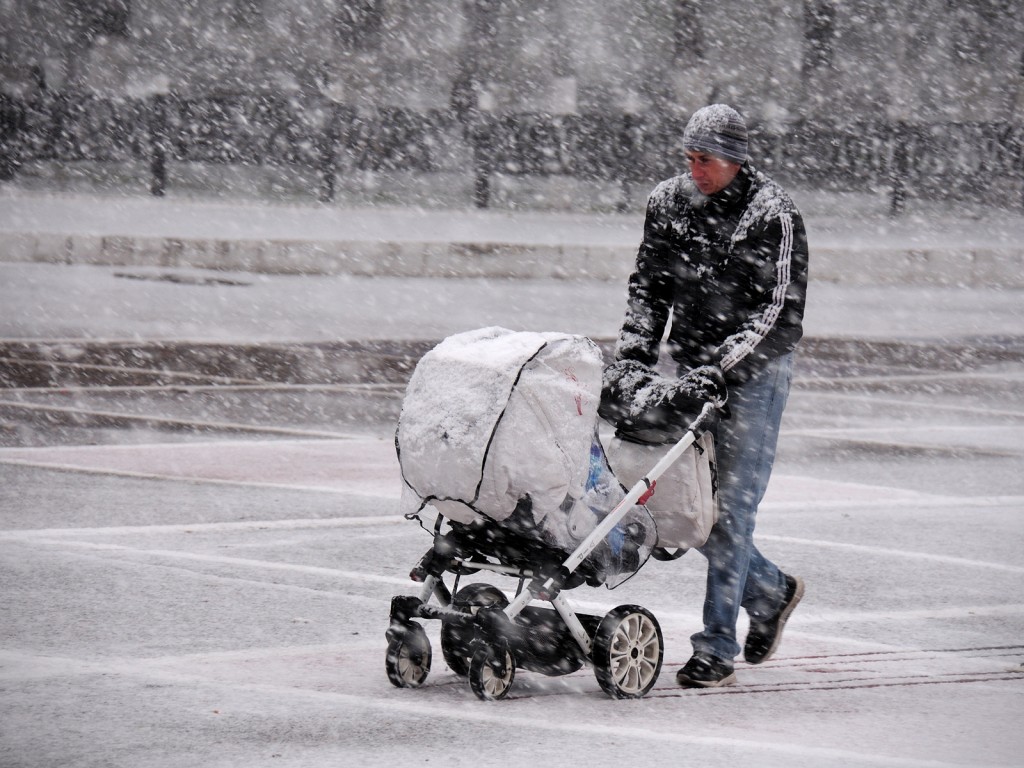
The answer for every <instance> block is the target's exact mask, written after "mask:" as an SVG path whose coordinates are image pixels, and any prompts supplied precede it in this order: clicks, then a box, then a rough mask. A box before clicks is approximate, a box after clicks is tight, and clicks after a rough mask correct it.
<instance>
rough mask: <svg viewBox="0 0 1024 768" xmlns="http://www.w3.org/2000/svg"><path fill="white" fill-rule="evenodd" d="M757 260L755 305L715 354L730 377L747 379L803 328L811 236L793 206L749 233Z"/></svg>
mask: <svg viewBox="0 0 1024 768" xmlns="http://www.w3.org/2000/svg"><path fill="white" fill-rule="evenodd" d="M751 244H752V249H753V253H752V254H751V257H752V258H753V259H754V260H755V262H756V263H757V264H758V265H759V268H758V270H757V271H756V279H755V280H754V282H753V285H752V286H751V292H752V296H751V299H752V301H751V304H750V306H751V310H750V312H749V313H748V314H747V315H746V317H745V318H743V321H742V323H741V324H740V325H739V327H738V328H737V329H736V330H735V331H734V332H732V333H731V334H730V335H729V336H728V337H727V338H726V339H725V340H724V341H723V342H722V343H721V344H720V345H719V347H718V349H717V350H716V351H715V353H714V358H715V360H716V362H717V363H718V365H719V366H720V367H721V368H722V370H723V371H726V372H727V373H728V374H729V376H728V377H727V378H728V379H729V380H731V381H739V382H741V381H745V380H746V379H747V378H749V376H750V371H752V370H753V369H754V368H755V367H756V366H755V365H753V364H754V363H755V362H761V361H764V360H767V359H771V358H774V357H778V356H779V355H782V354H785V353H786V352H788V351H790V350H791V349H792V348H793V347H794V346H795V345H796V342H797V341H799V340H800V337H801V335H802V333H803V330H802V329H803V314H804V301H805V296H806V292H807V235H806V233H805V231H804V225H803V220H802V219H801V217H800V214H799V213H796V212H795V211H783V212H781V213H780V214H778V215H777V216H775V217H773V218H772V219H771V220H769V221H768V222H766V223H765V224H764V225H763V228H762V230H761V232H759V233H757V234H756V236H754V237H752V238H751Z"/></svg>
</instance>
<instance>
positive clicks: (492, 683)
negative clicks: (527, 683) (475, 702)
mask: <svg viewBox="0 0 1024 768" xmlns="http://www.w3.org/2000/svg"><path fill="white" fill-rule="evenodd" d="M515 677H516V661H515V659H514V658H512V653H511V652H510V651H509V650H508V648H507V647H505V645H504V644H501V645H491V644H490V643H481V644H480V645H479V646H478V647H477V649H476V651H475V652H474V653H473V658H472V660H471V661H470V663H469V685H470V687H471V688H472V689H473V693H475V694H476V695H477V698H480V699H483V700H484V701H496V700H497V699H503V698H505V696H506V695H508V691H509V689H510V688H511V687H512V681H513V680H515Z"/></svg>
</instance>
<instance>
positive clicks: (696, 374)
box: [672, 365, 729, 410]
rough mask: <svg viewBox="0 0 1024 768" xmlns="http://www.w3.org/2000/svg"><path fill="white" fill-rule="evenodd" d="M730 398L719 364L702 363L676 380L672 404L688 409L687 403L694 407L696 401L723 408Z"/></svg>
mask: <svg viewBox="0 0 1024 768" xmlns="http://www.w3.org/2000/svg"><path fill="white" fill-rule="evenodd" d="M728 399H729V392H728V390H727V389H726V387H725V376H724V375H723V374H722V369H721V368H719V367H718V366H717V365H701V366H698V367H697V368H693V369H691V370H689V371H687V372H686V373H685V374H683V375H682V376H681V377H679V379H678V380H677V381H676V383H675V394H673V396H672V404H673V405H675V406H676V407H678V408H680V409H681V410H686V409H687V404H690V408H691V409H692V407H693V404H694V403H699V404H703V403H706V402H712V403H714V405H715V407H716V408H722V407H723V406H724V405H725V403H726V401H727V400H728Z"/></svg>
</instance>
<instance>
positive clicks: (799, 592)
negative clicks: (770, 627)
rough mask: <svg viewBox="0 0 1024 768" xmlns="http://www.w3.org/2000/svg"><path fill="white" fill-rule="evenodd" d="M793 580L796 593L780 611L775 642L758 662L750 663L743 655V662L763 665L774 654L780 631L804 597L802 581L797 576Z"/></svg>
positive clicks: (780, 635)
mask: <svg viewBox="0 0 1024 768" xmlns="http://www.w3.org/2000/svg"><path fill="white" fill-rule="evenodd" d="M793 578H794V579H795V580H796V592H794V593H793V597H792V599H791V600H790V601H789V602H788V603H787V604H786V607H785V608H783V609H782V613H781V614H780V615H779V629H778V631H777V632H776V633H775V642H773V643H772V644H771V647H770V648H768V653H766V654H765V655H764V656H763V657H762V658H761V659H760V660H758V661H751V660H750V659H748V658H747V657H746V656H745V655H744V657H743V660H744V661H746V662H747V663H748V664H764V663H765V662H766V661H768V659H770V658H771V657H772V656H773V655H774V654H775V651H776V650H777V649H778V647H779V643H781V642H782V630H783V629H785V628H786V622H787V621H789V616H790V614H791V613H793V610H794V609H795V608H796V607H797V606H798V605H799V604H800V601H801V600H802V599H803V597H804V580H803V579H801V578H800V577H799V576H794V577H793Z"/></svg>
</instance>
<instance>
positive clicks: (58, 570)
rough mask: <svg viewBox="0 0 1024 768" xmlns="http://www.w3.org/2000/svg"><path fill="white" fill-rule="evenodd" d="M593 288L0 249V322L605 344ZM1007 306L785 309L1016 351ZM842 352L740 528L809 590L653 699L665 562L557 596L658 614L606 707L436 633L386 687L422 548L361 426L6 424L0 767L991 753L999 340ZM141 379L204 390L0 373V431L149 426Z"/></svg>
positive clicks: (921, 298)
mask: <svg viewBox="0 0 1024 768" xmlns="http://www.w3.org/2000/svg"><path fill="white" fill-rule="evenodd" d="M622 291H623V286H621V285H618V284H613V283H607V282H602V281H553V280H520V281H504V280H484V279H477V280H469V279H452V280H432V279H426V278H415V279H412V278H374V279H368V278H357V277H351V276H336V277H285V276H268V275H254V274H249V273H241V272H239V273H209V272H203V271H201V270H191V269H189V270H182V269H162V268H159V267H153V266H148V267H141V266H140V267H132V268H126V267H100V266H82V265H79V266H71V265H60V264H28V263H4V264H0V338H5V339H36V340H64V341H66V342H68V345H69V346H73V345H74V342H75V341H80V340H85V339H121V340H133V339H134V340H151V339H169V340H195V341H203V340H216V341H224V342H238V343H243V342H244V343H249V342H263V341H266V342H269V341H275V342H281V341H284V342H290V341H318V340H334V339H338V338H342V339H364V338H381V339H388V338H397V339H431V338H440V337H441V336H444V335H446V334H448V333H452V332H455V331H458V330H465V329H467V328H473V327H481V326H484V325H490V324H500V325H506V326H507V327H513V328H527V329H534V330H559V331H569V332H578V333H586V334H588V335H592V336H598V337H609V336H611V335H613V334H614V332H615V330H616V328H617V325H618V322H619V320H620V318H621V312H622V304H621V302H622V300H623V293H622ZM1022 298H1024V297H1022V296H1021V292H1020V291H1013V290H1000V289H996V288H991V289H982V288H953V287H947V288H940V287H927V286H916V287H907V286H903V287H901V286H886V287H878V286H860V287H858V286H852V285H843V284H826V283H818V284H813V285H812V289H811V291H810V304H809V307H808V318H807V320H808V322H807V327H808V333H809V334H810V335H811V336H813V337H816V338H818V339H821V338H825V337H833V338H846V339H870V340H878V341H883V340H890V341H915V342H921V343H923V344H925V345H926V349H927V348H933V349H936V350H941V348H942V346H943V344H954V343H956V344H961V343H962V344H970V343H972V340H974V339H977V338H979V337H982V338H984V339H986V340H987V342H988V343H989V344H990V345H991V344H992V343H996V348H998V339H1000V338H1006V339H1007V340H1009V341H1010V342H1012V343H1016V344H1017V349H1018V350H1019V338H1020V336H1021V335H1022V330H1024V315H1022V313H1024V309H1022V307H1024V301H1022V300H1021V299H1022ZM1015 339H1016V340H1017V341H1014V340H1015ZM993 340H995V342H993ZM928 345H930V346H928ZM1010 346H1012V344H1011V345H1010ZM1008 348H1009V346H1008ZM926 362H927V361H926ZM868 363H869V364H868V365H865V366H863V369H862V370H860V371H857V370H856V369H855V367H845V368H843V369H842V370H840V371H838V372H836V373H835V375H832V376H829V375H828V373H827V371H825V372H823V371H816V372H815V375H814V376H804V377H803V378H801V379H798V381H797V385H796V388H795V390H794V393H793V396H792V398H791V403H790V407H789V410H788V412H787V416H786V422H785V424H784V431H783V438H782V445H781V449H780V456H779V463H778V466H777V474H776V477H775V478H774V480H773V483H772V485H771V486H770V489H769V492H768V498H767V499H766V502H765V504H764V506H763V508H762V511H761V514H760V516H759V522H758V531H759V534H760V542H761V545H762V548H763V549H764V550H765V552H766V553H767V554H768V555H769V556H770V557H772V559H774V560H776V561H777V562H779V563H780V565H782V566H783V567H784V568H785V569H787V570H789V571H791V572H793V573H797V574H800V575H801V576H803V577H804V578H805V580H806V582H807V596H806V598H805V600H804V602H803V603H802V604H801V606H800V607H799V608H798V609H797V611H796V612H795V613H794V615H793V618H792V620H791V622H790V624H789V627H788V629H787V631H786V637H785V641H784V643H783V645H782V647H781V649H780V652H779V654H778V655H777V657H776V658H775V659H773V660H771V661H769V662H768V663H766V664H764V665H762V666H758V667H752V666H749V665H745V664H743V663H740V664H739V665H738V667H737V673H738V676H739V685H737V686H736V687H733V688H728V689H723V690H719V691H707V692H700V691H687V690H683V689H680V688H678V687H676V685H675V683H674V673H675V670H676V669H678V668H679V666H681V665H682V664H683V663H684V662H685V661H686V659H687V657H688V655H689V651H690V648H689V643H688V637H689V635H690V634H691V633H692V632H694V631H696V630H697V629H698V625H699V621H700V608H701V601H702V594H703V590H702V579H703V563H702V561H701V558H700V557H699V556H698V555H696V554H695V553H689V554H687V555H686V556H685V557H683V558H682V559H681V560H679V561H676V562H672V563H660V562H650V563H648V564H647V565H646V566H645V567H644V568H643V569H642V570H641V571H640V572H639V573H638V574H637V576H636V577H635V578H634V579H632V580H631V581H629V582H627V583H626V584H625V585H623V586H622V587H620V588H619V589H617V590H614V591H608V590H605V589H603V588H599V589H591V588H588V587H581V588H579V589H577V590H574V591H572V592H571V593H570V595H569V596H570V599H571V600H572V601H573V603H574V604H575V605H576V606H577V608H578V609H579V610H581V611H587V612H593V613H598V614H602V613H604V612H606V611H607V610H609V609H611V608H612V607H614V606H616V605H619V604H624V603H637V604H640V605H643V606H645V607H646V608H648V609H650V610H651V611H652V612H653V613H654V614H655V616H656V617H657V618H658V620H659V622H660V623H661V626H662V630H663V632H664V636H665V645H666V651H665V667H664V670H663V672H662V676H661V679H660V681H659V683H658V684H657V686H656V687H655V689H654V690H653V691H652V692H651V694H650V695H649V696H648V697H647V698H645V699H643V700H640V701H614V700H611V699H609V698H607V697H606V696H605V695H604V694H603V693H602V692H601V691H600V689H599V687H598V684H597V681H596V679H595V677H594V675H593V672H592V671H591V670H589V669H584V670H581V671H579V672H576V673H574V674H572V675H569V676H566V677H554V678H548V677H544V676H541V675H538V674H535V673H530V672H524V671H520V672H519V673H518V674H517V677H516V680H515V684H514V687H513V691H512V694H511V696H510V698H509V699H507V700H504V701H501V702H489V703H484V702H481V701H479V700H477V699H476V697H475V696H474V695H473V694H472V692H471V691H470V688H469V685H468V683H467V682H466V681H465V680H464V679H462V678H459V677H457V676H456V675H455V674H453V673H452V672H451V671H450V670H449V669H447V668H446V666H445V663H444V660H443V658H442V656H441V653H440V648H439V643H438V636H437V626H436V622H432V623H428V625H427V626H428V632H429V635H430V637H431V638H432V640H433V647H434V658H433V669H432V671H431V673H430V676H429V677H428V679H427V681H426V684H425V685H424V686H423V687H422V688H420V689H416V690H409V689H397V688H394V687H393V686H392V685H391V684H390V683H389V682H388V680H387V677H386V675H385V671H384V652H385V645H386V641H385V638H384V631H385V629H386V628H387V617H388V610H389V604H390V600H391V598H392V596H394V595H399V594H415V593H416V591H417V587H416V585H415V584H413V583H412V582H410V581H409V580H408V578H407V574H408V572H409V570H410V568H411V567H412V566H413V565H414V564H415V562H416V561H417V560H418V558H419V556H420V555H421V554H422V553H423V552H424V551H425V550H426V548H427V547H428V546H429V543H430V537H429V535H427V534H426V533H425V532H424V531H422V530H420V529H419V528H418V527H417V526H416V525H415V524H414V523H410V522H408V521H406V520H404V519H402V518H401V517H400V516H399V515H398V512H397V510H398V501H397V499H398V490H399V479H398V474H397V467H396V464H395V459H394V446H393V441H392V438H391V431H392V429H393V424H389V423H387V422H386V421H379V420H378V421H374V419H373V417H371V416H369V415H368V416H367V417H366V421H367V423H366V424H362V425H359V424H358V419H356V422H357V424H356V426H353V425H352V424H346V425H337V424H332V423H320V424H317V425H315V428H314V427H309V426H305V427H304V426H302V425H299V424H293V425H292V426H293V428H292V429H290V430H288V432H287V434H284V433H282V434H281V435H280V437H278V438H273V437H266V436H263V437H260V438H242V437H239V436H238V435H228V434H225V433H220V432H217V431H213V432H209V433H206V434H199V435H196V436H194V437H190V438H187V439H186V438H185V437H184V436H183V435H182V434H180V433H175V434H174V435H173V437H172V436H170V435H168V434H165V433H163V432H161V431H159V430H155V429H150V430H149V431H138V432H135V433H133V432H129V431H124V430H118V429H114V428H106V429H102V428H99V427H97V428H95V430H94V433H92V435H91V437H86V438H83V439H81V440H74V441H70V442H69V441H68V440H63V439H58V437H56V436H55V437H53V439H51V440H43V441H42V442H43V445H42V446H40V447H36V448H25V447H13V444H17V442H18V441H17V440H16V439H11V440H8V441H7V443H6V444H7V445H12V447H5V448H0V584H2V585H3V587H2V598H0V766H3V767H4V768H7V766H11V767H12V768H14V767H17V768H51V767H52V768H57V767H58V766H59V767H60V768H70V767H82V768H84V767H85V766H88V767H89V768H93V767H97V768H98V767H99V766H104V767H107V766H116V767H117V768H122V767H123V768H165V767H166V768H172V767H173V768H191V766H196V765H203V766H210V767H217V766H295V767H296V768H320V767H321V766H323V767H325V768H326V767H327V766H331V767H332V768H335V767H336V766H350V765H351V766H395V765H403V764H410V765H446V766H471V765H472V766H477V765H501V766H504V767H505V768H519V767H520V766H522V767H524V768H525V767H526V766H531V767H532V766H535V765H542V764H550V763H554V764H559V765H561V764H571V763H576V762H579V763H584V764H587V765H592V766H618V765H623V764H627V765H631V764H636V763H642V764H650V765H670V764H671V765H709V766H729V767H730V768H731V767H732V766H740V765H759V766H780V767H781V766H787V768H793V767H797V766H807V767H808V768H810V767H815V768H817V767H818V766H844V767H845V766H1003V767H1008V766H1017V765H1020V764H1021V758H1020V755H1021V754H1022V750H1024V733H1022V731H1021V729H1020V726H1019V724H1020V722H1021V720H1022V717H1024V667H1022V663H1024V641H1022V639H1021V638H1022V637H1024V601H1022V600H1021V598H1020V595H1021V594H1022V593H1024V522H1022V515H1024V473H1022V472H1021V471H1020V470H1021V466H1022V464H1021V460H1022V458H1024V398H1022V392H1024V388H1022V387H1021V382H1022V380H1024V368H1022V365H1021V362H1020V358H1019V354H1018V355H1017V356H1014V355H1008V356H1007V357H1006V358H1005V359H1002V360H998V359H997V360H989V361H980V362H976V363H974V364H972V365H971V366H969V367H968V368H967V369H966V370H953V369H948V368H945V367H944V364H943V360H942V359H941V356H937V358H936V359H935V360H934V361H933V364H932V365H925V367H924V368H922V369H920V370H917V369H911V368H910V367H909V365H908V366H907V367H903V366H900V365H897V364H893V363H891V361H890V363H888V364H882V363H880V362H879V363H878V364H877V365H871V364H870V363H871V361H868ZM0 364H2V365H7V364H10V361H4V362H3V363H0ZM243 391H244V390H242V389H237V390H232V389H230V388H227V389H225V390H224V392H223V395H226V394H229V393H235V394H236V395H237V394H238V393H239V392H243ZM144 395H145V396H144ZM158 395H163V396H168V397H169V396H172V395H173V396H174V397H176V398H178V402H179V404H180V403H185V404H186V405H187V404H188V402H189V400H190V398H196V399H198V398H199V397H200V396H203V397H208V398H210V402H211V403H213V402H215V401H216V398H217V397H218V392H217V388H207V389H204V390H202V391H200V390H195V391H190V390H185V389H181V388H178V389H175V388H173V387H171V388H165V389H164V390H163V391H162V392H156V391H155V390H154V391H146V392H144V391H143V389H142V388H130V389H125V390H120V391H111V392H103V391H96V390H89V389H81V390H75V389H73V388H67V389H62V390H58V391H48V392H42V393H40V392H35V393H31V392H27V391H13V390H5V391H3V392H0V399H2V401H3V402H0V419H2V422H0V423H2V426H3V428H4V429H5V430H7V432H6V434H7V435H8V436H9V437H10V436H12V435H13V436H15V437H16V435H17V430H18V429H21V428H22V427H21V426H19V419H21V418H23V416H24V413H23V412H22V411H18V409H17V407H16V406H17V405H24V404H25V403H36V402H40V401H42V400H45V402H46V403H48V404H50V405H53V404H59V403H60V402H66V403H69V404H72V405H74V406H75V407H78V408H80V409H83V410H84V409H87V408H89V407H94V408H95V410H96V411H110V410H116V409H117V408H118V407H123V408H124V409H126V410H127V409H129V408H130V409H131V410H133V412H139V411H146V410H147V409H149V410H151V411H152V412H153V414H154V415H156V416H160V415H165V414H164V412H163V411H160V405H159V403H160V400H159V399H158V397H157V396H158ZM223 395H221V396H223ZM251 396H252V397H253V402H254V405H253V409H254V412H256V416H255V417H254V418H257V420H258V417H260V414H259V412H258V411H257V410H256V405H255V403H256V398H257V396H258V393H256V392H255V391H253V392H252V395H251ZM295 397H296V398H299V397H300V395H299V394H296V395H295ZM12 402H13V403H15V404H16V405H15V406H11V405H9V404H10V403H12ZM119 403H120V405H119ZM205 409H206V406H205V405H204V407H203V408H199V407H198V406H196V410H197V411H205ZM356 410H358V408H356ZM371 411H372V409H371V408H367V414H369V413H370V412H371ZM206 415H210V414H206ZM279 416H280V414H275V418H274V419H273V420H272V423H273V424H274V425H276V426H280V425H281V418H279ZM266 418H267V423H268V424H269V423H271V419H270V414H267V415H266ZM211 420H212V416H211ZM218 420H219V421H223V419H218ZM32 428H33V429H35V430H47V429H50V430H53V433H52V434H53V435H57V434H58V433H57V429H58V428H57V427H56V426H46V424H44V423H43V422H42V421H40V422H38V423H35V424H33V425H32ZM304 429H306V430H307V431H308V432H309V434H308V435H304V434H303V430H304ZM44 434H45V432H44ZM470 578H473V577H470ZM496 583H498V584H499V585H500V586H502V587H503V588H506V589H513V588H514V586H515V585H514V583H512V582H508V581H502V580H501V579H497V580H496Z"/></svg>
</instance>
